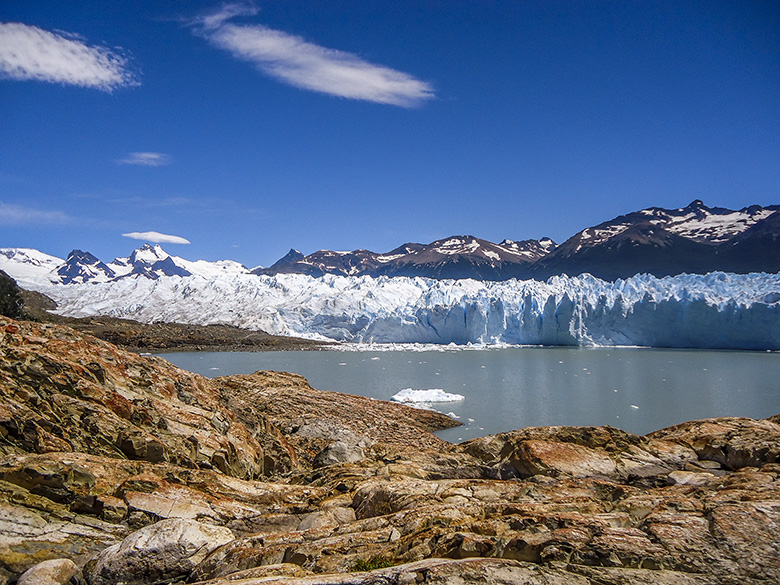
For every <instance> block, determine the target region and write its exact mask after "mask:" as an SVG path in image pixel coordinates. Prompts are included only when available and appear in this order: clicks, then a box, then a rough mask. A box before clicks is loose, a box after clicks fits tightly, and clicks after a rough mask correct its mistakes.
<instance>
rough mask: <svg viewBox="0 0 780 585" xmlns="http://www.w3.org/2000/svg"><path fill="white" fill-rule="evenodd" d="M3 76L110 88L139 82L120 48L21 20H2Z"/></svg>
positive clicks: (0, 67) (0, 53) (0, 65)
mask: <svg viewBox="0 0 780 585" xmlns="http://www.w3.org/2000/svg"><path fill="white" fill-rule="evenodd" d="M0 76H1V77H5V78H8V79H16V80H27V79H32V80H37V81H48V82H51V83H61V84H63V85H76V86H80V87H90V88H95V89H99V90H102V91H107V92H111V91H113V90H114V89H116V88H118V87H122V86H132V85H139V83H138V80H137V79H136V76H135V75H134V74H133V72H132V71H130V69H129V67H128V61H127V59H126V58H125V57H123V56H122V55H121V54H119V53H118V52H117V51H115V50H111V49H108V48H106V47H99V46H89V45H87V44H86V43H85V42H84V41H83V40H82V39H80V38H78V37H77V36H75V35H71V34H67V33H53V32H49V31H47V30H43V29H41V28H38V27H37V26H30V25H26V24H21V23H18V22H10V23H2V22H0Z"/></svg>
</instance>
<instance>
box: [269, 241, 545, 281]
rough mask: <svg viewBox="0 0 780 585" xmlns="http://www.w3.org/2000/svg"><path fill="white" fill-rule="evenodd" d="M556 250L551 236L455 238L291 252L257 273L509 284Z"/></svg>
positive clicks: (525, 275) (525, 274) (524, 275)
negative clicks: (383, 249) (380, 248)
mask: <svg viewBox="0 0 780 585" xmlns="http://www.w3.org/2000/svg"><path fill="white" fill-rule="evenodd" d="M554 249H555V242H553V241H552V240H551V239H549V238H543V239H541V240H524V241H520V242H515V241H512V240H504V241H502V242H501V243H500V244H494V243H492V242H489V241H487V240H482V239H480V238H475V237H474V236H453V237H450V238H444V239H441V240H436V241H435V242H431V243H430V244H416V243H407V244H404V245H402V246H399V247H398V248H396V249H394V250H391V251H390V252H387V253H385V254H378V253H376V252H370V251H368V250H354V251H351V252H334V251H331V250H320V251H318V252H314V253H313V254H309V255H308V256H304V255H303V254H302V253H301V252H299V251H298V250H290V252H288V253H287V255H286V256H284V257H283V258H281V259H280V260H278V261H277V262H276V263H274V264H273V265H271V266H269V267H268V268H262V269H259V270H256V271H254V273H255V274H264V275H274V274H308V275H310V276H323V275H324V274H336V275H340V276H424V277H428V278H474V279H476V280H508V279H510V278H523V277H527V276H528V275H529V274H530V272H529V267H530V266H531V265H532V264H533V263H534V262H535V261H536V260H538V259H539V258H541V257H543V256H545V255H546V254H548V253H549V252H550V251H551V250H554Z"/></svg>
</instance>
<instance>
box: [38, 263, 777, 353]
mask: <svg viewBox="0 0 780 585" xmlns="http://www.w3.org/2000/svg"><path fill="white" fill-rule="evenodd" d="M39 290H40V292H43V293H45V294H47V295H48V296H50V297H52V298H53V299H55V300H56V301H57V303H58V305H59V309H58V311H59V312H61V313H62V314H65V315H69V316H75V317H79V316H90V315H111V316H115V317H127V318H131V319H137V320H139V321H145V322H153V321H176V322H180V323H195V324H211V323H227V324H232V325H236V326H239V327H244V328H248V329H259V330H263V331H267V332H269V333H274V334H279V335H295V336H300V337H309V338H315V339H334V340H340V341H350V342H376V343H413V342H416V343H436V344H448V343H456V344H468V343H473V344H541V345H583V346H596V345H606V346H609V345H640V346H655V347H699V348H729V349H780V275H778V274H764V273H755V274H747V275H738V274H727V273H711V274H707V275H680V276H675V277H664V278H656V277H654V276H650V275H646V274H645V275H638V276H634V277H632V278H628V279H625V280H617V281H615V282H605V281H603V280H600V279H598V278H595V277H593V276H590V275H580V276H577V277H566V276H556V277H553V278H550V279H549V280H547V281H545V282H540V281H533V280H526V281H517V280H511V281H506V282H479V281H476V280H468V279H465V280H436V279H427V278H405V277H395V278H389V277H379V278H372V277H367V276H362V277H340V276H333V275H325V276H322V277H320V278H313V277H310V276H306V275H300V274H279V275H276V276H255V275H249V274H233V275H218V276H215V277H210V278H204V277H199V276H190V277H177V276H174V277H166V278H158V279H156V280H150V279H118V280H115V281H113V282H108V283H103V284H98V285H82V284H71V285H67V286H66V285H48V286H42V287H41V288H40V289H39Z"/></svg>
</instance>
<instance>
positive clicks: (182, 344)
mask: <svg viewBox="0 0 780 585" xmlns="http://www.w3.org/2000/svg"><path fill="white" fill-rule="evenodd" d="M56 308H57V303H55V302H54V301H53V300H52V299H50V298H49V297H47V296H46V295H42V294H40V293H37V292H33V291H27V290H24V289H22V288H20V287H19V286H18V285H17V284H16V282H15V281H14V280H13V279H12V278H11V277H10V276H8V275H7V274H6V273H5V272H3V271H1V270H0V315H4V316H6V317H11V318H12V319H27V320H30V321H36V322H38V323H54V324H58V325H67V326H68V327H72V328H73V329H76V330H77V331H81V332H83V333H89V334H90V335H94V336H95V337H97V338H98V339H102V340H103V341H108V342H110V343H113V344H115V345H118V346H120V347H122V348H123V349H127V350H129V351H137V352H148V353H162V352H173V351H177V352H179V351H281V350H301V349H322V348H324V347H326V346H327V345H328V344H327V343H323V342H319V341H311V340H309V339H301V338H298V337H285V336H281V335H270V334H268V333H264V332H262V331H250V330H247V329H240V328H238V327H233V326H231V325H187V324H184V323H163V322H158V323H151V324H146V323H140V322H139V321H133V320H131V319H118V318H115V317H103V316H101V317H82V318H73V317H63V316H61V315H56V314H54V313H51V312H50V311H52V310H54V309H56Z"/></svg>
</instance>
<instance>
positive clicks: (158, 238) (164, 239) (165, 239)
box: [122, 232, 190, 244]
mask: <svg viewBox="0 0 780 585" xmlns="http://www.w3.org/2000/svg"><path fill="white" fill-rule="evenodd" d="M122 235H123V236H124V237H126V238H133V239H134V240H144V241H146V242H154V243H155V244H189V243H190V241H189V240H188V239H186V238H182V237H179V236H171V235H168V234H161V233H160V232H130V233H128V234H122Z"/></svg>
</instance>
